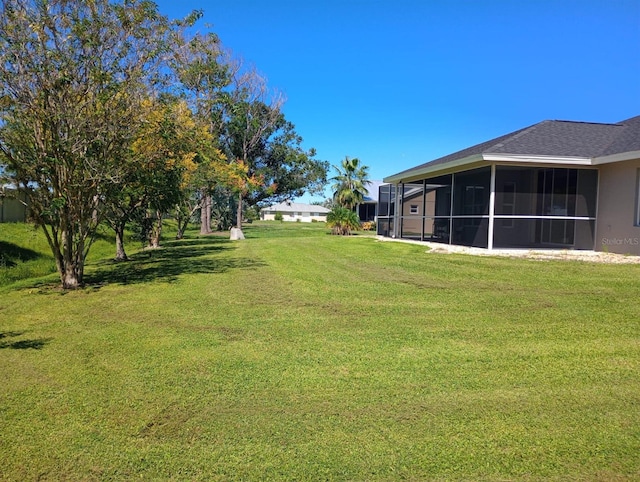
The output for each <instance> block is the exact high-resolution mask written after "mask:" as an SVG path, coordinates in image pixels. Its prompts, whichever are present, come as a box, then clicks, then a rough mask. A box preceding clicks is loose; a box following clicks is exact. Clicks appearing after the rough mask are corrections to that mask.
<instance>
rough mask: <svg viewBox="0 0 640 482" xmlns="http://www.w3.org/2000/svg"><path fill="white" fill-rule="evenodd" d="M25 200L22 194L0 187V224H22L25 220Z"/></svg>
mask: <svg viewBox="0 0 640 482" xmlns="http://www.w3.org/2000/svg"><path fill="white" fill-rule="evenodd" d="M25 200H26V197H25V195H24V194H22V193H18V192H16V190H15V189H11V188H8V187H2V186H0V223H24V222H25V221H26V220H27V206H26V204H25V203H24V201H25Z"/></svg>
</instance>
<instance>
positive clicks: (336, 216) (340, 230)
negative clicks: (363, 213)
mask: <svg viewBox="0 0 640 482" xmlns="http://www.w3.org/2000/svg"><path fill="white" fill-rule="evenodd" d="M327 226H329V227H330V228H331V234H339V235H342V236H348V235H350V234H351V231H356V230H358V229H360V218H359V217H358V214H357V213H356V212H355V211H353V210H351V209H349V208H346V207H341V206H334V207H333V209H332V210H331V211H329V213H328V214H327Z"/></svg>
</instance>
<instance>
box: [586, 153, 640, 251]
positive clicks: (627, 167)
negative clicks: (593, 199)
mask: <svg viewBox="0 0 640 482" xmlns="http://www.w3.org/2000/svg"><path fill="white" fill-rule="evenodd" d="M639 170H640V159H636V160H634V161H625V162H617V163H611V164H603V165H602V166H600V182H599V191H598V221H597V223H596V243H595V245H596V250H598V251H609V252H611V253H620V254H632V255H636V256H640V226H637V225H635V222H636V212H637V211H636V209H637V204H636V203H637V202H638V199H637V196H638V175H639Z"/></svg>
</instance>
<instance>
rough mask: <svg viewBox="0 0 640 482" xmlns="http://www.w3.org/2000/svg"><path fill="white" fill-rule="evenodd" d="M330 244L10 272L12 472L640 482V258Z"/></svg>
mask: <svg viewBox="0 0 640 482" xmlns="http://www.w3.org/2000/svg"><path fill="white" fill-rule="evenodd" d="M4 228H5V225H0V241H2V242H4V243H5V244H4V245H0V248H2V246H9V245H11V246H22V245H23V244H24V243H25V240H24V232H20V228H13V230H14V231H7V230H5V229H4ZM7 233H9V234H7ZM11 233H13V234H11ZM327 233H328V230H327V229H326V227H325V226H324V225H322V224H315V223H314V224H303V223H277V222H273V223H256V224H253V225H249V226H247V227H246V229H245V234H246V236H247V239H246V240H245V241H240V242H231V241H228V240H227V239H226V238H224V237H217V236H210V237H198V236H196V234H195V232H191V233H189V236H188V238H187V239H185V240H183V241H171V240H169V239H167V240H165V242H164V246H165V247H164V249H161V250H157V251H138V252H135V250H134V249H132V248H131V247H130V252H131V253H134V252H135V254H134V255H133V261H131V262H129V263H121V264H115V263H113V262H111V261H110V260H109V256H112V253H111V252H110V249H111V245H109V243H108V240H107V239H106V238H105V239H104V240H103V241H102V242H103V243H105V244H104V246H103V247H102V248H99V249H98V250H97V251H96V254H95V255H94V256H93V257H92V259H91V262H90V265H89V267H88V275H87V276H88V286H87V288H86V289H84V290H80V291H77V292H70V293H65V292H61V291H60V290H58V289H57V288H56V287H55V284H53V285H52V284H51V282H53V283H55V281H56V278H55V275H54V276H52V275H48V276H47V277H45V278H39V279H31V280H26V281H25V280H21V281H15V282H13V281H10V280H7V279H5V282H4V284H2V285H1V286H0V377H1V384H0V479H2V480H36V479H44V480H130V479H142V480H158V479H160V480H167V479H171V480H235V479H242V480H314V481H315V480H398V479H409V480H491V481H492V480H500V481H504V480H525V481H534V480H545V481H546V480H562V481H564V480H581V481H582V480H640V456H639V454H640V296H639V294H640V266H639V265H602V264H591V263H586V262H578V261H564V262H563V261H534V260H526V259H507V258H497V257H495V258H494V257H473V256H468V255H444V254H435V253H429V252H426V250H425V248H424V247H420V246H416V245H409V244H402V243H388V242H378V241H377V240H376V239H375V238H372V237H369V236H362V235H360V236H353V237H350V238H341V237H334V236H329V235H328V234H327ZM12 236H13V239H12V238H11V237H12ZM33 243H34V244H33V245H32V246H30V247H29V246H27V247H25V249H27V248H28V249H29V250H31V251H34V252H36V253H40V254H39V256H40V257H42V259H46V256H47V255H46V251H45V250H43V249H41V246H42V243H41V240H39V238H38V235H37V234H36V235H34V239H33ZM34 246H35V247H34ZM45 248H46V246H45ZM12 249H15V248H12ZM101 253H104V254H102V255H101ZM99 255H101V256H102V257H101V256H99ZM26 262H33V261H29V260H27V261H26ZM20 263H22V261H16V262H14V266H13V267H6V266H5V267H2V266H0V276H2V273H3V270H5V274H6V270H9V269H16V267H17V266H19V265H20ZM45 274H46V273H45ZM38 276H40V274H38ZM16 278H17V276H16ZM0 279H2V278H0Z"/></svg>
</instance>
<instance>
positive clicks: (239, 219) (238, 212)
mask: <svg viewBox="0 0 640 482" xmlns="http://www.w3.org/2000/svg"><path fill="white" fill-rule="evenodd" d="M236 227H237V228H238V229H240V230H242V193H239V194H238V209H237V210H236Z"/></svg>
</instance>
